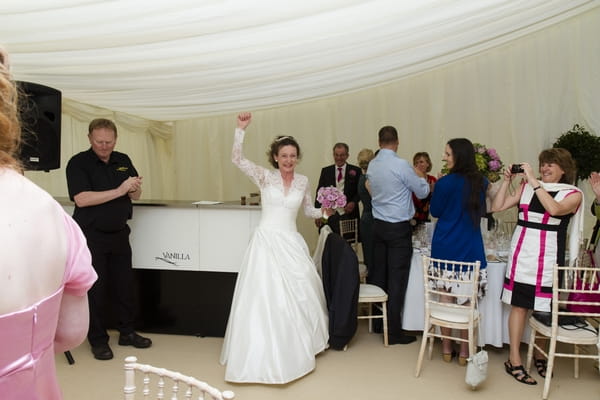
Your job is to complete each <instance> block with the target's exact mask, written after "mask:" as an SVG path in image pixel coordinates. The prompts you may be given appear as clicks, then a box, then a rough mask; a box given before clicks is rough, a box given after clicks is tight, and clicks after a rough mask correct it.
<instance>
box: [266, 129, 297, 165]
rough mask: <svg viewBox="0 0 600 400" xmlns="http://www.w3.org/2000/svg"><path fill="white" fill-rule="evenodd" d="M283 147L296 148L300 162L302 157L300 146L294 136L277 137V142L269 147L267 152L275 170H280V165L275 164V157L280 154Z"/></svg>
mask: <svg viewBox="0 0 600 400" xmlns="http://www.w3.org/2000/svg"><path fill="white" fill-rule="evenodd" d="M283 146H294V147H295V148H296V153H297V156H298V160H300V158H301V157H302V155H301V153H300V145H299V144H298V142H296V139H294V137H293V136H277V137H276V138H275V140H273V142H272V143H271V145H270V146H269V150H267V157H268V158H269V163H271V165H272V166H273V168H276V169H279V165H277V163H276V162H275V156H276V155H277V154H279V149H281V148H282V147H283Z"/></svg>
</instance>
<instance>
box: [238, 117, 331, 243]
mask: <svg viewBox="0 0 600 400" xmlns="http://www.w3.org/2000/svg"><path fill="white" fill-rule="evenodd" d="M243 142H244V131H243V130H241V129H236V131H235V137H234V144H233V151H232V156H231V158H232V161H233V163H234V164H235V165H236V166H237V167H238V168H239V169H240V170H242V172H244V173H245V174H246V175H248V176H249V177H250V178H251V179H252V180H253V181H254V183H255V184H256V185H257V186H258V187H259V188H260V194H261V203H262V216H261V220H260V224H259V227H261V228H272V229H280V230H287V231H294V232H295V231H297V228H296V216H297V214H298V209H299V208H300V206H301V205H302V206H303V208H304V214H305V215H306V216H307V217H310V218H320V217H321V216H322V214H321V210H320V209H318V208H314V207H313V205H312V204H313V203H312V198H311V195H310V188H309V184H308V178H307V177H306V176H304V175H300V174H296V173H295V174H294V179H293V180H292V184H291V186H290V187H289V188H287V189H286V188H285V186H284V184H283V179H282V177H281V174H280V172H279V170H273V169H267V168H264V167H261V166H259V165H256V164H254V163H253V162H252V161H250V160H248V159H246V158H244V156H243V154H242V144H243Z"/></svg>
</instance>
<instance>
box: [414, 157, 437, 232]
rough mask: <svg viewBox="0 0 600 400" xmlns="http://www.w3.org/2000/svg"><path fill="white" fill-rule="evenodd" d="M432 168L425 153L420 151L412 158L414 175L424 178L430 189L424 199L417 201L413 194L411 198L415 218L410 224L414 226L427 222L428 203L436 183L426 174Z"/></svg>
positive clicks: (429, 159)
mask: <svg viewBox="0 0 600 400" xmlns="http://www.w3.org/2000/svg"><path fill="white" fill-rule="evenodd" d="M432 166H433V165H432V164H431V158H430V157H429V154H428V153H427V152H425V151H421V152H418V153H416V154H415V155H414V156H413V167H414V169H415V172H416V174H417V175H419V176H420V177H421V178H425V180H427V183H429V188H430V189H429V195H428V196H427V197H425V198H424V199H419V198H417V196H415V195H414V194H413V196H412V199H413V203H414V204H415V216H414V217H413V221H411V222H412V223H414V225H418V224H423V223H425V222H429V202H430V201H431V196H432V195H433V186H434V184H435V182H436V181H437V179H436V178H435V176H433V175H429V174H428V172H431V167H432Z"/></svg>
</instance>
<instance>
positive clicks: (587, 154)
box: [552, 124, 600, 180]
mask: <svg viewBox="0 0 600 400" xmlns="http://www.w3.org/2000/svg"><path fill="white" fill-rule="evenodd" d="M552 147H561V148H563V149H567V150H569V152H570V153H571V156H572V157H573V159H574V160H575V162H576V163H577V180H579V179H581V180H585V179H587V178H588V177H589V176H590V174H591V173H592V171H598V169H600V137H598V136H596V135H592V134H590V133H589V132H588V131H586V130H585V128H584V127H583V126H580V125H579V124H575V125H573V128H571V129H570V130H569V131H568V132H565V133H563V134H562V135H561V136H560V137H559V138H558V139H557V140H556V142H555V143H554V144H553V145H552Z"/></svg>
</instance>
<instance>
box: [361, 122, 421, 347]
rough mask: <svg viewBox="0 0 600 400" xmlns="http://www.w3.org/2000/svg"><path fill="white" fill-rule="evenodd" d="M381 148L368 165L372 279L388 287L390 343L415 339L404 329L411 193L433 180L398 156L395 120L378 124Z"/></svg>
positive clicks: (409, 244)
mask: <svg viewBox="0 0 600 400" xmlns="http://www.w3.org/2000/svg"><path fill="white" fill-rule="evenodd" d="M379 148H380V149H379V154H378V155H377V157H375V158H374V159H373V160H372V161H371V162H370V163H369V168H368V170H367V180H368V181H369V185H370V190H371V196H372V201H371V203H372V206H373V218H374V223H373V249H374V250H373V253H374V256H373V266H372V267H371V268H370V269H369V275H368V278H367V279H368V281H369V283H372V284H374V285H377V286H379V287H381V288H382V289H383V290H385V291H386V292H387V293H388V332H389V334H388V337H389V343H390V344H408V343H412V342H414V341H415V340H416V338H415V337H414V336H409V335H406V334H404V332H403V331H402V313H403V310H404V297H405V295H406V286H407V285H408V277H409V273H410V260H411V257H412V238H411V234H412V232H411V230H412V228H411V225H410V219H411V218H412V217H413V215H414V214H415V208H414V204H413V201H412V193H414V194H415V195H416V196H417V197H418V198H419V199H422V198H425V197H427V195H428V194H429V184H428V183H427V181H426V180H425V179H424V178H420V177H419V176H418V175H417V174H416V173H415V172H414V170H413V168H412V166H411V165H410V164H409V163H408V162H407V161H406V160H403V159H401V158H400V157H398V155H397V154H396V151H397V150H398V132H397V131H396V128H394V127H393V126H384V127H383V128H381V129H380V130H379Z"/></svg>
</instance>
